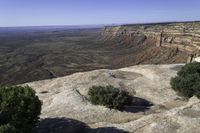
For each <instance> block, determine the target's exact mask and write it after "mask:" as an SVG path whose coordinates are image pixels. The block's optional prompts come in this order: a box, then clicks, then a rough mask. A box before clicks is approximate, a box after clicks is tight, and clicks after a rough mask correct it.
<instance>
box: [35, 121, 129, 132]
mask: <svg viewBox="0 0 200 133" xmlns="http://www.w3.org/2000/svg"><path fill="white" fill-rule="evenodd" d="M33 133H128V132H125V131H123V130H121V129H117V128H115V127H102V128H96V129H91V128H90V127H89V126H88V125H87V124H85V123H83V122H81V121H78V120H74V119H67V118H46V119H42V120H41V121H40V122H39V123H38V124H37V125H36V127H35V128H34V129H33Z"/></svg>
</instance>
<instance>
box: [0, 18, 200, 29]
mask: <svg viewBox="0 0 200 133" xmlns="http://www.w3.org/2000/svg"><path fill="white" fill-rule="evenodd" d="M190 22H200V20H186V21H157V22H156V21H152V22H133V23H131V22H130V23H110V24H66V25H65V24H55V25H54V24H52V25H51V24H49V25H19V26H0V28H28V27H60V28H61V27H76V26H77V27H78V26H79V27H81V26H117V25H140V24H162V23H163V24H164V23H190Z"/></svg>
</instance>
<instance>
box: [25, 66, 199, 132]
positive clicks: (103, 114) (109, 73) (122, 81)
mask: <svg viewBox="0 0 200 133" xmlns="http://www.w3.org/2000/svg"><path fill="white" fill-rule="evenodd" d="M181 67H182V65H181V64H179V65H178V64H177V65H176V64H175V65H140V66H132V67H128V68H123V69H118V70H96V71H91V72H83V73H76V74H73V75H70V76H66V77H61V78H56V79H51V80H44V81H37V82H32V83H27V84H28V85H29V86H31V87H32V88H34V89H35V90H36V92H37V95H38V96H39V98H40V99H41V100H42V101H43V106H42V114H41V118H43V119H44V118H67V119H69V120H71V119H73V122H74V120H77V121H81V122H83V123H85V124H86V125H88V127H90V128H91V129H88V127H87V129H88V130H87V132H118V131H119V132H121V131H128V132H134V133H146V132H148V133H169V132H170V133H188V132H191V133H197V132H198V131H200V102H199V100H198V99H197V98H195V97H193V98H191V99H190V100H189V101H184V100H183V99H182V98H181V97H179V96H177V95H176V93H175V92H174V91H173V90H172V89H171V87H170V84H169V81H170V78H171V77H173V76H175V75H176V72H177V71H178V70H179V69H180V68H181ZM93 85H113V86H115V87H120V88H122V89H124V90H126V91H128V92H129V93H130V94H131V95H133V96H136V97H138V98H140V99H143V100H140V101H145V102H148V103H149V105H150V104H151V106H149V105H148V106H147V104H141V106H127V107H126V108H125V109H124V110H123V111H116V110H110V109H108V108H105V107H103V106H95V105H92V104H90V103H89V102H88V101H87V92H88V89H89V87H91V86H93ZM69 120H67V121H66V123H68V122H69ZM62 121H63V119H62ZM46 123H48V121H47V122H46ZM61 123H62V122H61ZM79 123H80V122H79ZM44 124H45V122H44ZM56 124H58V125H59V123H56ZM70 125H73V124H70ZM78 125H79V124H78ZM44 127H48V126H46V125H43V126H42V129H43V128H44ZM52 127H54V128H56V127H55V126H52ZM78 127H80V125H79V126H78ZM111 127H112V128H111ZM81 128H82V126H81ZM60 129H62V128H60ZM74 129H76V128H73V130H74ZM118 129H119V130H118ZM43 130H44V129H43ZM54 130H55V129H54ZM47 131H49V130H47Z"/></svg>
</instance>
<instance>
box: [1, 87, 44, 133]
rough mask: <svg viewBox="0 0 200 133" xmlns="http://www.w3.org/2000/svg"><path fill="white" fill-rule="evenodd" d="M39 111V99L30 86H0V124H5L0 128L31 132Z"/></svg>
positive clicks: (21, 132) (23, 132)
mask: <svg viewBox="0 0 200 133" xmlns="http://www.w3.org/2000/svg"><path fill="white" fill-rule="evenodd" d="M40 111H41V101H40V100H39V98H38V97H37V96H36V95H35V91H34V90H33V89H31V88H30V87H28V86H25V87H21V86H13V87H0V125H5V126H3V127H1V129H2V130H5V129H7V128H11V127H13V128H15V129H16V130H17V131H18V132H20V133H27V132H31V131H32V126H33V125H34V124H35V123H36V122H37V121H38V119H39V117H38V116H39V115H40Z"/></svg>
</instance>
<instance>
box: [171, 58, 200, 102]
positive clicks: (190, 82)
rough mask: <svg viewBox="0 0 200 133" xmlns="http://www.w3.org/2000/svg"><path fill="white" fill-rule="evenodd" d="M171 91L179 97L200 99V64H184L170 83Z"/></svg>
mask: <svg viewBox="0 0 200 133" xmlns="http://www.w3.org/2000/svg"><path fill="white" fill-rule="evenodd" d="M170 84H171V86H172V89H174V90H175V91H176V92H177V93H178V94H179V95H181V96H184V97H187V98H190V97H192V96H194V95H195V96H197V97H198V98H200V63H197V62H194V63H189V64H186V65H185V66H184V67H183V68H182V69H181V70H180V71H179V72H178V74H177V76H176V77H174V78H172V79H171V81H170Z"/></svg>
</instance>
